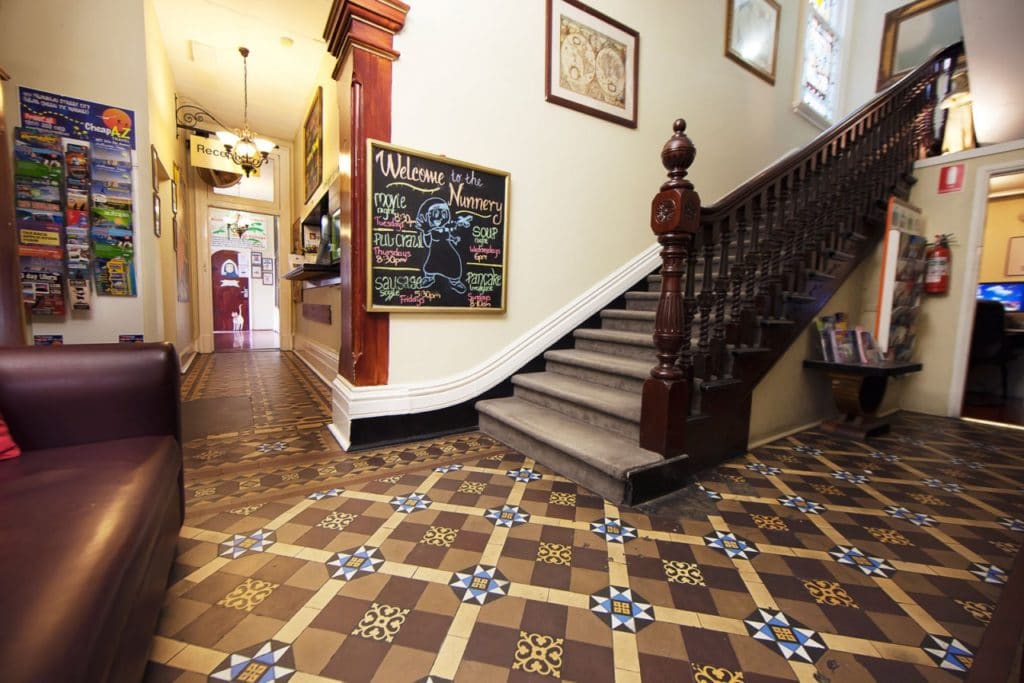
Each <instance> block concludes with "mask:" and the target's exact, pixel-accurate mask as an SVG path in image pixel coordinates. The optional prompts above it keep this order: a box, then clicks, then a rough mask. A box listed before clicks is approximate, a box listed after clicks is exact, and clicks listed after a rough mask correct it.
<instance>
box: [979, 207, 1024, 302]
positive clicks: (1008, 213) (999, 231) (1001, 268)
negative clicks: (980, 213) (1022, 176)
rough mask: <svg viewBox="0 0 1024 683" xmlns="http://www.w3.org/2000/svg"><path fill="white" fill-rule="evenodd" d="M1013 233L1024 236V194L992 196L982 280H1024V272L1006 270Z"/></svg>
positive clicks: (986, 223)
mask: <svg viewBox="0 0 1024 683" xmlns="http://www.w3.org/2000/svg"><path fill="white" fill-rule="evenodd" d="M1012 237H1024V196H1016V197H1005V198H998V199H990V200H989V202H988V214H987V215H986V217H985V237H984V246H983V248H982V250H981V269H980V272H979V277H978V281H979V282H1024V275H1016V276H1011V275H1007V274H1006V253H1007V250H1008V249H1009V246H1010V238H1012Z"/></svg>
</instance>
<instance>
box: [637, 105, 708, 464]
mask: <svg viewBox="0 0 1024 683" xmlns="http://www.w3.org/2000/svg"><path fill="white" fill-rule="evenodd" d="M672 128H673V131H674V133H673V135H672V137H671V138H670V139H669V141H668V142H666V143H665V146H664V148H663V149H662V150H661V161H662V163H663V164H664V166H665V168H666V169H668V178H669V179H668V180H667V181H665V183H664V184H662V186H661V192H659V193H658V194H656V195H655V196H654V201H652V202H651V229H652V230H653V231H654V234H655V235H657V236H658V242H659V243H660V244H661V245H662V247H664V248H663V249H662V251H661V258H662V267H661V299H660V300H659V302H658V312H657V314H656V317H655V322H654V346H655V347H656V348H657V350H658V365H657V366H655V367H654V368H652V369H651V376H650V378H649V379H648V380H647V381H646V382H644V389H643V399H642V404H641V412H640V446H641V447H642V448H646V449H648V450H652V451H655V452H657V453H660V454H661V455H663V456H665V457H666V458H670V457H673V456H676V455H679V454H681V453H682V452H683V447H684V442H685V436H686V420H687V417H688V416H689V414H690V378H689V377H687V373H686V372H685V371H684V370H682V369H680V368H679V366H678V365H677V364H676V363H677V362H678V360H679V354H680V351H681V349H682V348H683V343H684V340H685V339H686V337H687V336H688V335H689V334H690V330H689V329H687V328H688V325H686V324H685V321H686V320H687V319H688V318H687V315H686V311H685V305H684V298H683V291H682V287H681V285H682V275H683V263H684V262H685V261H686V260H687V252H688V251H690V250H692V249H693V235H694V233H695V232H696V231H697V227H698V226H699V225H700V197H699V196H698V195H697V193H696V192H694V190H693V183H691V182H690V181H689V180H687V179H686V170H687V169H688V168H689V167H690V164H692V163H693V159H694V156H695V155H696V149H695V148H694V146H693V142H691V141H690V138H689V137H687V136H686V121H684V120H682V119H678V120H677V121H676V122H675V124H674V125H673V126H672ZM690 262H691V263H692V259H690Z"/></svg>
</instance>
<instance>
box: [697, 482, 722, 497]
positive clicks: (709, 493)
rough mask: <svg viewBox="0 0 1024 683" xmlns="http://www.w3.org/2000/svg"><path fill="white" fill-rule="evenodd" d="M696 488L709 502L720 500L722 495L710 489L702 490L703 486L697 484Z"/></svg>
mask: <svg viewBox="0 0 1024 683" xmlns="http://www.w3.org/2000/svg"><path fill="white" fill-rule="evenodd" d="M697 488H698V489H700V490H701V491H703V492H704V495H705V496H707V497H708V498H710V499H711V500H722V494H721V493H719V492H718V491H712V490H711V489H706V488H704V485H703V484H697Z"/></svg>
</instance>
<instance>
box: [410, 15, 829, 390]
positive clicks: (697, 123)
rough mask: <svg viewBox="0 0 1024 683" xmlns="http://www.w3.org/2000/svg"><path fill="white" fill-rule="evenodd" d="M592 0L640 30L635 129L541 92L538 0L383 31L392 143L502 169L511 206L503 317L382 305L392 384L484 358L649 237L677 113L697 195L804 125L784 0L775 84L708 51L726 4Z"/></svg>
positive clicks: (788, 144) (801, 136) (716, 42)
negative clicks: (388, 33) (688, 141)
mask: <svg viewBox="0 0 1024 683" xmlns="http://www.w3.org/2000/svg"><path fill="white" fill-rule="evenodd" d="M590 4H591V5H592V6H593V7H594V8H595V9H597V10H599V11H601V12H604V13H606V14H608V15H609V16H612V17H615V18H616V19H617V20H619V21H621V22H622V23H624V24H626V25H627V26H630V27H631V28H634V29H636V30H637V31H638V32H639V33H640V58H639V67H640V81H639V97H638V102H639V114H638V116H639V123H638V128H637V129H636V130H631V129H629V128H625V127H623V126H619V125H616V124H613V123H608V122H606V121H602V120H600V119H597V118H594V117H592V116H588V115H586V114H581V113H579V112H575V111H572V110H570V109H567V108H565V107H561V106H558V105H554V104H550V103H547V102H545V101H544V54H543V52H544V49H543V33H544V23H545V22H544V3H542V2H530V3H510V2H499V1H498V0H479V1H477V2H472V3H466V2H458V1H457V0H434V1H433V2H431V3H430V6H429V8H428V9H429V11H426V8H425V9H422V10H417V9H416V8H414V9H413V11H411V12H410V13H409V16H408V20H407V23H406V25H405V28H404V29H403V30H402V32H401V33H399V34H398V35H397V36H396V38H395V47H396V49H397V50H398V51H399V52H401V55H402V56H401V58H400V59H399V60H398V61H396V62H395V66H394V86H393V110H392V140H393V142H395V143H396V144H399V145H403V146H408V147H412V148H414V149H420V150H424V151H428V152H433V153H437V154H444V155H447V156H450V157H453V158H457V159H462V160H466V161H470V162H473V163H477V164H480V165H484V166H489V167H493V168H498V169H503V170H507V171H509V172H510V173H511V202H510V210H509V221H510V222H509V250H508V258H509V272H508V288H509V295H508V312H507V313H506V314H503V315H465V314H461V315H456V314H415V315H402V314H399V313H395V314H392V315H391V367H390V381H391V383H393V384H398V383H408V382H423V381H432V380H437V379H440V378H444V377H449V376H452V375H456V374H458V373H461V372H464V371H466V370H467V369H469V368H472V367H474V366H477V365H480V364H482V363H484V362H489V361H490V359H494V358H496V357H497V356H498V355H499V354H500V353H501V351H502V349H503V348H504V347H506V345H508V344H510V343H511V342H512V341H513V340H514V339H516V338H518V337H520V336H521V335H523V334H524V333H526V332H527V331H529V330H531V329H532V328H534V327H535V326H537V325H538V324H539V323H540V322H541V321H542V320H544V319H545V318H547V317H548V316H550V315H551V314H552V313H554V312H555V311H557V310H559V309H560V308H562V307H563V306H565V305H566V304H567V303H568V302H570V301H571V300H572V299H574V298H575V297H577V296H579V295H580V294H581V293H582V292H583V291H585V290H587V289H588V288H590V287H592V286H593V285H594V284H595V283H597V282H598V281H600V280H601V279H602V278H604V277H606V276H607V275H608V274H609V273H611V272H612V271H613V270H615V269H616V268H618V267H620V266H622V265H623V264H624V263H625V262H626V261H627V260H628V259H630V258H632V257H634V256H635V255H637V254H639V253H640V252H641V251H643V250H644V249H645V248H647V247H649V246H650V245H651V244H653V243H654V238H653V236H652V234H651V231H650V228H649V227H648V220H649V219H648V215H649V211H650V201H651V198H652V197H653V196H654V194H655V193H656V192H657V191H658V187H659V185H660V184H661V182H662V180H663V179H664V177H665V175H664V174H665V172H664V169H663V168H662V166H661V163H660V159H659V154H660V150H661V147H662V145H663V144H664V142H665V141H666V140H667V139H668V137H669V136H670V134H671V131H672V128H671V127H672V121H673V120H674V119H675V118H678V117H680V116H682V117H685V118H686V119H687V121H688V123H689V126H688V129H687V130H688V133H689V134H690V135H691V137H692V138H693V140H694V143H695V144H696V147H697V159H696V162H695V164H694V165H693V168H692V172H691V174H690V177H691V179H692V180H693V182H694V183H695V185H696V188H697V190H698V191H699V192H700V193H701V195H702V197H703V198H704V202H705V203H710V202H711V201H712V200H714V199H715V198H716V197H719V196H721V195H723V194H724V193H726V192H727V191H728V190H730V189H732V187H734V186H735V185H737V184H738V183H740V182H742V181H743V180H745V179H747V178H748V177H750V176H751V175H752V174H753V173H754V172H755V171H757V170H758V169H760V168H763V167H764V166H765V165H766V164H767V163H769V162H770V161H771V160H773V159H775V158H777V157H779V156H780V155H781V154H782V153H783V152H785V151H786V150H789V149H792V148H794V147H797V146H799V145H801V144H802V143H804V142H806V141H807V140H808V139H810V138H811V137H813V135H814V134H815V133H816V132H817V129H816V128H814V127H813V126H811V125H810V124H809V123H807V122H806V121H804V119H803V118H801V117H800V116H798V115H796V114H794V113H793V112H792V110H791V104H792V101H791V99H792V93H793V84H794V81H793V79H794V77H795V72H796V66H795V57H796V55H795V48H794V44H795V38H796V32H797V24H798V21H797V15H798V10H799V3H798V2H796V0H787V1H784V2H783V3H782V10H783V13H782V20H781V35H780V37H779V57H778V69H777V73H778V77H777V81H776V85H775V87H772V86H770V85H768V84H767V83H766V82H764V81H762V80H760V79H758V78H756V77H755V76H753V75H751V74H750V73H749V72H747V71H745V70H744V69H742V68H741V67H740V66H738V65H737V64H735V63H734V62H732V61H730V60H728V59H726V58H725V57H723V56H722V36H723V33H724V27H725V4H724V3H718V2H700V3H695V2H688V3H679V2H673V1H671V0H648V1H646V2H643V3H638V2H628V1H627V0H595V1H594V2H592V3H590ZM482 27H493V28H494V30H482ZM425 357H428V358H429V359H430V361H429V362H424V358H425Z"/></svg>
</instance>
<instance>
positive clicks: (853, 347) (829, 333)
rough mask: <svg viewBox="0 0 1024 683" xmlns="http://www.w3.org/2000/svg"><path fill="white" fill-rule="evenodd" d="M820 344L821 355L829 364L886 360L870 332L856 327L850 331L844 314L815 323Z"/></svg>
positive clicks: (863, 363) (826, 317)
mask: <svg viewBox="0 0 1024 683" xmlns="http://www.w3.org/2000/svg"><path fill="white" fill-rule="evenodd" d="M815 326H816V327H817V329H818V338H819V340H820V342H821V355H822V358H824V359H825V360H826V361H828V362H829V363H847V364H854V365H856V364H862V365H867V364H870V363H880V362H882V361H884V360H886V357H885V354H883V353H882V352H881V351H880V350H879V349H878V346H877V345H876V344H875V340H874V338H873V337H872V336H871V332H869V331H867V330H865V329H864V328H863V327H861V326H860V325H857V326H856V327H854V328H853V329H852V330H851V329H850V324H849V319H848V318H847V315H846V314H845V313H835V314H833V315H824V316H822V317H820V318H818V319H817V320H816V321H815Z"/></svg>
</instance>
